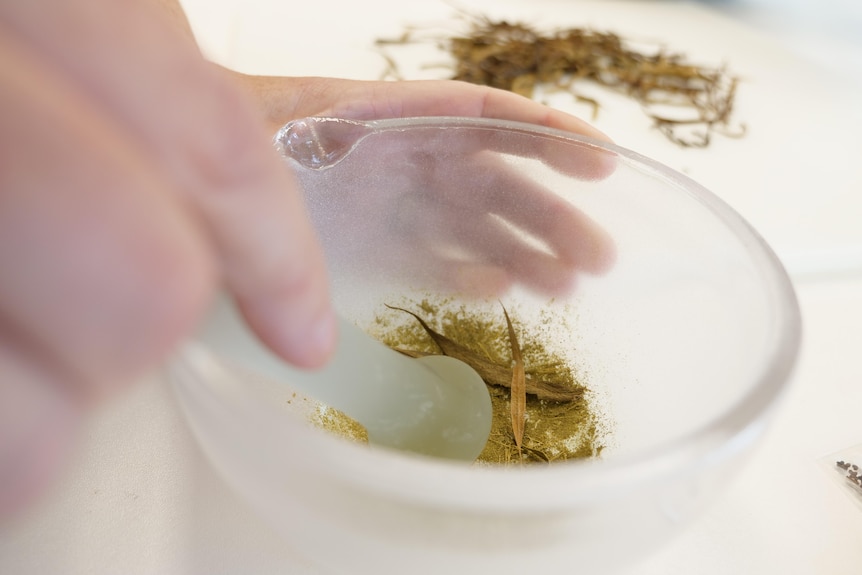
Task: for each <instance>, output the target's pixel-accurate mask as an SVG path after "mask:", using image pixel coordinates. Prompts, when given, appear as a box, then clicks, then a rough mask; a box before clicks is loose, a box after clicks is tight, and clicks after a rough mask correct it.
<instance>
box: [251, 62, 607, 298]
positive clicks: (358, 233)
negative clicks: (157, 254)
mask: <svg viewBox="0 0 862 575" xmlns="http://www.w3.org/2000/svg"><path fill="white" fill-rule="evenodd" d="M234 74H235V75H236V77H237V79H238V81H239V82H240V83H241V84H243V85H245V86H246V87H247V89H248V90H249V92H250V93H251V94H253V95H254V97H255V98H256V99H257V100H258V102H259V107H260V108H261V109H262V110H264V112H265V113H266V116H267V119H268V123H269V125H270V127H271V129H272V130H273V132H275V131H276V130H277V129H279V128H280V127H281V126H282V125H283V124H285V123H286V122H288V121H289V120H293V119H295V118H302V117H309V116H330V117H335V118H347V119H350V120H376V119H380V118H399V117H417V116H462V117H476V118H489V119H498V120H509V121H516V122H524V123H528V124H536V125H539V126H544V127H548V128H554V129H558V130H563V131H567V132H572V133H575V134H580V135H583V136H587V137H589V138H592V139H596V140H600V141H609V138H608V137H607V136H606V135H604V134H603V133H601V132H600V131H598V130H596V129H595V128H594V127H592V126H591V125H589V124H588V123H586V122H584V121H583V120H581V119H579V118H576V117H574V116H571V115H569V114H565V113H563V112H561V111H558V110H554V109H552V108H549V107H547V106H543V105H541V104H539V103H537V102H534V101H532V100H529V99H527V98H524V97H522V96H518V95H516V94H513V93H511V92H505V91H502V90H492V89H488V88H485V87H480V86H476V85H472V84H467V83H463V82H450V81H421V82H358V81H352V80H338V79H329V78H279V77H260V76H247V75H243V74H236V73H234ZM332 136H334V137H337V134H332ZM399 137H400V136H399ZM402 143H403V142H402ZM451 144H452V141H449V142H447V144H446V145H447V146H451ZM464 144H465V142H464V141H463V140H462V141H461V142H460V144H459V145H462V146H463V145H464ZM472 144H475V149H473V150H461V152H462V153H464V154H468V155H469V154H473V153H475V152H477V151H481V150H485V151H487V149H490V150H491V151H493V150H495V149H496V150H497V151H498V152H499V153H500V154H505V153H507V152H512V151H511V150H509V151H507V150H505V149H500V145H501V143H500V142H496V143H495V142H483V141H480V142H472ZM421 145H422V146H426V149H427V144H421ZM371 148H372V145H369V146H367V147H366V149H365V150H364V151H362V152H361V154H362V155H364V158H363V159H358V158H354V161H355V162H359V163H362V162H365V163H368V162H370V161H373V162H374V163H375V165H376V166H381V165H382V164H385V166H386V168H385V174H383V172H384V170H381V169H378V173H379V174H381V177H383V178H388V179H390V180H392V179H395V178H398V177H400V176H399V170H398V167H397V166H398V165H399V163H401V164H402V165H406V164H407V158H405V157H404V154H403V152H399V151H398V150H389V151H387V150H386V147H385V145H378V144H374V145H373V149H371ZM439 152H440V153H439V154H435V155H436V157H431V156H428V157H427V158H426V163H435V164H438V165H440V164H444V165H443V166H441V169H440V170H439V172H438V174H439V175H440V176H441V177H439V178H438V179H437V181H436V182H435V186H436V188H435V189H436V191H437V194H436V195H435V196H434V199H435V201H431V202H430V203H429V204H428V205H424V206H418V205H417V204H416V199H417V198H418V196H414V197H413V198H412V199H411V202H410V203H405V202H399V201H397V200H395V199H394V198H392V196H391V192H392V191H393V190H392V189H390V190H388V192H390V193H389V194H388V195H387V194H383V193H382V190H381V189H380V188H379V187H378V188H377V189H376V190H374V191H370V190H368V189H367V186H366V184H365V183H363V182H362V181H361V180H362V179H363V178H365V177H367V176H368V175H367V174H363V173H362V172H360V171H357V172H356V173H355V174H348V177H352V178H357V179H358V181H355V182H354V183H353V187H352V189H362V190H363V192H364V193H365V195H364V196H363V197H362V201H361V202H359V203H357V204H356V205H355V206H354V207H353V208H348V207H346V206H343V207H342V211H343V217H342V218H341V220H340V223H339V225H340V226H341V227H340V228H339V229H341V230H343V231H344V233H347V232H346V230H348V229H349V230H351V234H353V237H356V238H357V241H356V243H355V247H356V248H357V249H359V246H361V245H363V243H362V242H361V241H360V240H359V239H358V238H360V237H362V235H363V233H378V234H379V233H380V230H382V229H386V228H384V227H383V226H381V225H376V222H380V221H382V220H384V219H385V217H386V216H387V215H393V214H394V213H395V212H399V213H398V214H397V217H398V220H399V221H400V222H402V226H401V229H402V230H403V231H404V232H405V233H406V232H407V231H408V230H409V236H410V237H404V236H402V237H394V236H393V237H390V238H389V242H388V245H389V249H388V250H386V251H385V254H384V252H381V251H379V250H378V251H377V255H378V258H377V260H376V264H375V265H377V266H378V267H379V269H380V270H381V271H383V270H384V269H387V268H388V269H391V270H393V271H395V270H398V271H397V274H400V275H401V277H407V276H408V275H409V273H408V272H409V271H410V269H411V268H416V267H417V266H418V265H420V264H418V263H415V262H416V257H415V256H417V254H424V256H426V257H421V258H420V260H421V266H422V272H421V275H424V276H425V277H426V278H429V277H432V276H433V277H435V278H436V279H437V282H438V283H448V284H449V285H448V286H447V287H449V288H454V289H460V290H464V289H467V290H470V291H473V292H476V293H478V294H484V295H492V294H495V293H499V292H502V291H504V290H505V289H507V288H508V287H509V286H511V285H512V284H513V283H515V282H520V283H523V284H525V285H527V286H528V287H532V288H534V289H538V290H539V291H542V292H545V293H559V292H561V291H563V290H565V289H567V288H569V287H571V285H572V284H573V283H574V280H575V278H576V276H577V275H578V274H579V273H582V272H599V271H601V270H603V269H605V268H606V267H607V266H608V265H609V264H610V262H611V261H612V260H613V257H614V248H613V243H612V242H611V241H610V239H609V238H607V236H606V234H604V232H603V231H602V230H601V229H600V228H599V227H598V226H596V225H595V224H594V223H593V222H592V221H590V219H589V218H588V217H586V216H585V215H584V214H583V213H581V212H580V211H579V210H578V209H577V208H575V207H574V206H572V205H571V204H568V203H567V202H565V201H562V200H561V198H560V197H559V196H558V195H557V194H554V193H550V192H549V191H548V190H546V189H543V188H542V186H540V185H537V184H536V183H535V182H528V181H525V178H524V176H523V175H519V174H516V173H513V171H512V169H511V168H506V167H504V166H503V165H502V164H501V163H500V160H501V158H500V157H493V156H494V154H493V153H492V154H489V153H481V154H479V155H478V156H476V157H473V160H474V162H472V163H471V164H469V165H468V164H467V163H465V162H460V161H459V162H452V161H451V159H450V160H446V159H444V158H445V157H447V156H448V154H450V153H452V152H453V150H445V149H441V150H439ZM514 153H515V154H517V153H518V152H517V151H515V152H514ZM375 154H377V155H378V158H374V157H373V156H374V155H375ZM564 154H565V157H563V158H554V153H553V151H552V152H551V153H549V154H543V159H544V160H546V161H548V162H549V163H550V164H551V165H552V167H554V168H555V169H557V170H562V171H564V172H565V171H569V172H571V171H573V170H574V171H578V170H580V173H575V174H572V175H575V176H578V177H581V178H585V179H594V178H600V177H602V176H603V175H606V174H607V171H608V170H609V169H612V166H611V164H612V161H609V160H610V158H608V157H607V156H605V157H599V156H600V154H598V153H593V154H589V153H586V152H585V151H583V150H581V151H580V152H571V151H570V150H566V151H565V152H564ZM358 155H360V154H357V156H358ZM399 155H400V157H399ZM576 156H577V157H576ZM383 157H385V158H386V159H385V160H384V159H381V158H383ZM471 157H472V156H471ZM480 166H481V169H480ZM459 167H460V168H461V169H466V170H467V172H468V173H462V174H455V173H453V169H458V168H459ZM426 168H428V166H426ZM408 169H409V168H408ZM402 171H403V170H402ZM338 173H339V174H344V173H345V170H344V169H342V170H340V171H338ZM489 174H493V175H494V182H493V185H492V183H491V182H489V181H487V176H488V175H489ZM401 175H402V176H403V175H404V174H403V173H402V174H401ZM477 178H485V180H486V181H485V182H484V183H483V184H482V185H480V186H479V188H480V189H477V188H476V186H473V190H472V193H471V194H467V195H465V194H459V193H458V192H459V191H461V190H462V189H463V187H464V184H465V182H468V181H470V180H473V181H475V180H476V179H477ZM453 183H460V184H461V185H452V184H453ZM332 185H334V186H336V187H337V188H339V189H340V190H343V191H344V195H345V197H349V195H350V193H349V190H350V189H351V185H349V184H348V183H347V182H346V181H343V180H342V181H341V182H338V183H334V184H332ZM480 191H481V192H482V193H477V192H480ZM430 196H431V193H430V192H429V193H428V194H425V196H424V197H425V198H426V200H428V199H429V198H430ZM436 200H442V201H436ZM491 204H494V205H493V206H492V205H491ZM351 205H352V204H351ZM410 206H412V207H413V208H415V210H413V211H410ZM351 210H352V211H351ZM490 213H496V214H497V215H498V216H501V217H502V218H503V219H504V220H507V221H508V222H509V223H512V224H515V225H516V226H519V227H521V228H526V229H527V230H529V231H530V232H531V233H533V234H534V235H535V236H536V239H539V240H540V241H544V242H545V243H546V244H547V245H548V246H549V248H550V251H551V253H550V254H548V253H546V252H542V251H540V250H536V249H534V248H531V247H529V246H528V245H527V244H526V243H525V242H524V241H522V239H523V238H521V239H519V238H517V237H516V235H513V234H512V233H511V228H506V227H505V226H502V225H500V223H499V222H497V224H496V225H495V224H493V223H489V224H488V225H487V226H479V227H477V226H476V225H473V228H474V229H481V230H482V231H483V233H482V234H472V237H471V238H468V237H465V236H464V233H463V232H460V233H461V240H460V246H461V247H466V246H467V244H468V243H469V244H471V246H470V247H469V250H470V251H471V252H472V255H471V258H470V261H468V262H464V261H455V260H453V259H452V258H447V257H441V256H440V254H439V250H438V251H437V253H432V251H431V250H423V249H422V248H421V247H417V242H424V244H425V245H426V246H427V245H428V242H429V241H431V240H429V238H428V237H427V236H428V230H430V229H433V228H435V227H436V229H437V230H438V234H439V233H440V232H439V230H440V229H442V228H443V227H445V228H448V229H449V230H451V231H453V232H455V231H456V230H459V229H460V230H464V229H466V228H465V226H463V225H461V224H462V223H464V222H465V221H466V220H469V219H470V218H474V224H476V223H481V222H483V221H484V218H487V217H488V216H489V214H490ZM475 218H479V219H475ZM327 221H328V222H330V223H331V222H332V221H334V220H333V217H332V216H329V217H328V218H327ZM435 222H436V223H435ZM539 226H541V229H538V227H539ZM369 230H371V232H370V231H369ZM389 230H390V231H392V228H389ZM423 234H424V235H425V238H424V239H421V238H422V236H423ZM369 239H370V240H372V241H376V242H377V245H378V246H382V245H383V243H382V239H381V238H376V240H375V238H369ZM401 240H403V241H401ZM437 243H438V244H439V239H438V240H437ZM479 244H482V247H479ZM398 248H401V249H398ZM330 251H332V250H330ZM341 253H342V255H344V256H345V259H344V262H345V263H348V262H350V261H355V258H354V257H347V256H346V254H345V253H343V252H341ZM411 255H412V260H411ZM369 256H370V254H369V255H366V256H364V257H363V258H362V259H363V260H364V259H365V258H367V257H369ZM409 261H413V262H414V264H413V265H412V266H411V265H408V262H409ZM396 262H397V263H396ZM416 271H417V272H418V270H416ZM423 281H424V280H423Z"/></svg>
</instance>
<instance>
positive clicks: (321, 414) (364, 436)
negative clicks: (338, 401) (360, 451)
mask: <svg viewBox="0 0 862 575" xmlns="http://www.w3.org/2000/svg"><path fill="white" fill-rule="evenodd" d="M306 401H307V400H306ZM313 403H316V402H313ZM308 421H309V423H311V424H312V425H314V426H315V427H318V428H320V429H323V430H326V431H328V432H330V433H332V434H334V435H337V436H338V437H341V438H342V439H347V440H350V441H355V442H357V443H368V430H366V429H365V427H364V426H363V425H362V424H361V423H359V422H358V421H356V420H355V419H353V418H351V417H350V416H348V415H347V414H345V413H344V412H343V411H340V410H338V409H335V408H333V407H329V406H328V405H323V404H318V405H316V407H315V409H314V410H313V411H312V412H311V413H310V414H309V415H308Z"/></svg>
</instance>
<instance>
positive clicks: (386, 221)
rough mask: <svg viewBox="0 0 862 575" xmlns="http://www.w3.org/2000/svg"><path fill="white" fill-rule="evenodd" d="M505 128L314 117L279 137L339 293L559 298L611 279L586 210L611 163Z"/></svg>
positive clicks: (561, 138)
mask: <svg viewBox="0 0 862 575" xmlns="http://www.w3.org/2000/svg"><path fill="white" fill-rule="evenodd" d="M499 125H502V124H501V123H499V122H496V123H488V122H484V121H481V120H471V119H460V118H459V119H442V120H440V119H432V120H425V119H422V118H411V119H409V120H406V121H404V120H400V119H394V120H377V121H369V122H356V121H351V120H344V119H340V118H319V117H311V118H305V119H301V120H297V121H293V122H290V123H289V124H287V125H286V126H285V127H284V128H283V129H282V130H280V131H279V132H278V134H277V136H276V144H277V146H278V147H279V149H280V150H281V151H282V153H283V154H284V155H285V157H286V158H287V159H288V161H289V163H290V165H291V166H292V167H293V169H294V170H295V172H296V173H297V176H298V178H299V180H300V185H301V187H302V188H303V189H304V192H305V195H306V203H307V206H308V208H309V210H310V214H311V217H312V220H313V221H314V222H315V227H316V229H317V231H318V234H319V235H320V237H321V239H322V241H323V245H324V247H325V250H326V256H327V260H328V263H329V264H330V265H331V266H332V268H333V269H336V270H338V273H337V274H336V278H335V279H336V280H338V284H339V285H341V284H344V285H346V286H349V287H348V288H347V289H348V290H349V291H356V290H358V289H359V287H358V286H359V285H360V284H362V283H364V282H365V281H368V280H371V281H373V282H375V283H378V282H382V283H384V284H386V287H387V289H389V290H396V291H397V290H398V287H397V286H405V287H406V286H410V288H412V289H417V288H420V287H421V288H422V289H432V290H435V291H436V290H443V291H445V292H458V293H460V294H462V295H464V294H470V295H474V296H483V297H488V296H496V297H499V296H501V295H502V294H503V293H504V292H505V291H507V290H508V289H510V288H511V287H513V286H515V285H521V286H523V287H526V288H528V289H530V290H532V291H537V292H539V293H540V294H542V295H554V296H557V295H564V294H566V293H568V292H569V291H570V290H571V289H572V288H573V287H574V285H575V283H576V280H577V278H578V277H579V276H580V275H581V274H583V273H592V274H595V273H601V272H603V271H604V270H606V269H607V268H608V267H609V266H610V264H611V263H612V261H613V259H614V255H615V250H614V242H613V241H612V240H611V239H610V237H609V236H608V235H607V234H606V233H605V232H604V230H603V229H602V228H601V227H599V226H598V225H597V224H596V223H595V222H593V221H592V220H591V219H590V218H589V217H588V216H587V215H586V214H585V213H583V212H582V211H581V210H580V209H578V207H577V206H576V204H578V203H579V199H578V198H579V197H581V196H583V195H584V194H585V193H586V194H587V195H588V194H589V192H588V191H587V190H588V188H589V186H590V184H589V183H588V182H590V181H594V180H597V179H602V178H604V177H605V176H607V175H608V174H609V173H610V172H611V171H613V169H614V167H615V165H616V159H615V155H614V154H613V153H612V152H610V151H607V150H605V149H603V148H600V147H596V146H593V145H589V144H584V143H580V142H579V141H576V140H574V139H573V138H572V137H571V136H566V135H565V133H562V132H553V133H545V132H541V131H539V130H533V129H532V128H523V126H524V125H523V124H521V123H518V124H511V125H510V126H511V127H510V128H509V129H502V128H498V126H499ZM336 288H337V289H336V293H338V292H339V291H340V290H339V289H338V286H336Z"/></svg>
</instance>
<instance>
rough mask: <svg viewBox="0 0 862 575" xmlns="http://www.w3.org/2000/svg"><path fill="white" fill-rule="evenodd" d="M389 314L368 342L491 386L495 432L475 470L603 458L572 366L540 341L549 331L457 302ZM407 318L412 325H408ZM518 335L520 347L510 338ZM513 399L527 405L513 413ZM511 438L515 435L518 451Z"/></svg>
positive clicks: (597, 427)
mask: <svg viewBox="0 0 862 575" xmlns="http://www.w3.org/2000/svg"><path fill="white" fill-rule="evenodd" d="M386 307H387V312H386V313H384V314H381V315H379V316H378V317H377V318H376V319H377V321H376V325H375V326H374V327H373V328H371V333H372V335H374V336H375V337H377V338H378V339H380V340H381V341H383V342H384V343H385V344H387V345H389V346H390V347H392V348H393V349H397V350H398V351H401V352H402V353H406V354H407V355H411V356H413V357H418V356H421V355H427V354H434V353H441V352H442V353H444V354H446V355H452V356H453V357H457V358H458V359H461V360H462V361H465V362H466V363H468V364H470V365H471V366H472V367H473V368H474V369H476V370H477V371H478V372H479V374H480V375H481V376H482V377H483V379H485V382H486V383H487V384H488V391H489V393H490V395H491V404H492V409H493V417H492V427H491V434H490V437H489V439H488V444H487V445H486V447H485V450H484V451H483V452H482V454H481V455H480V456H479V458H478V460H477V461H478V462H479V463H486V464H509V463H520V462H525V461H537V462H552V461H560V460H566V459H578V458H588V457H595V456H597V455H599V454H600V453H601V451H602V449H603V446H604V444H603V431H602V430H603V429H604V425H603V422H602V421H601V420H600V418H599V417H598V416H597V414H596V413H594V411H593V410H592V409H591V406H590V403H589V401H588V390H587V388H586V387H585V386H584V385H582V384H581V383H579V382H578V381H577V380H576V378H575V376H574V371H573V368H572V366H571V365H570V364H569V362H568V361H565V360H564V359H562V358H561V357H559V356H558V355H557V354H556V353H554V352H552V351H551V348H552V346H549V345H547V343H549V342H546V341H543V340H542V338H541V337H540V336H541V333H546V331H547V330H544V331H543V330H538V331H537V330H534V329H530V328H529V326H524V325H521V324H519V323H518V322H517V319H516V318H515V317H514V316H511V318H510V319H509V320H508V321H506V320H505V317H506V316H508V315H509V313H508V312H507V311H505V308H504V313H503V314H500V313H499V308H496V311H494V308H491V309H487V308H481V309H480V308H479V307H477V306H475V305H469V306H467V305H462V304H459V303H458V302H457V301H454V300H440V301H430V300H423V301H421V302H407V303H405V304H404V305H402V306H386ZM408 308H412V309H416V310H420V312H418V313H417V312H413V311H410V309H408ZM420 313H421V315H420ZM405 317H408V318H410V320H413V321H409V320H407V321H405V320H404V318H405ZM509 324H511V325H512V331H511V333H510V331H509ZM432 325H433V327H432ZM543 327H546V326H543ZM516 328H517V329H518V331H520V332H521V338H520V339H518V338H515V337H514V333H515V330H516ZM539 332H541V333H539ZM513 342H515V344H516V345H517V348H518V350H517V352H516V351H515V349H514V348H513V345H512V344H513ZM518 352H519V354H520V357H521V365H522V366H523V370H524V371H523V379H522V381H523V386H522V387H521V383H520V382H514V381H513V380H514V379H515V378H514V377H513V375H514V374H513V371H514V370H513V365H516V364H517V363H518V361H517V360H515V361H513V359H514V356H515V355H516V354H518ZM489 374H490V377H489ZM513 383H515V386H516V387H521V389H522V391H518V390H517V389H516V390H515V394H514V396H513V390H512V388H513ZM549 389H550V390H552V391H551V392H549V391H548V390H549ZM515 397H520V398H523V399H524V403H523V408H521V407H518V405H517V404H516V403H517V399H516V400H515V402H513V398H515ZM551 398H553V399H551ZM522 409H523V411H522ZM519 413H523V417H522V418H521V417H517V418H515V420H513V414H519ZM513 421H523V430H522V431H520V432H519V431H517V430H516V429H515V427H517V426H518V424H517V423H514V425H513ZM516 435H520V447H519V445H518V443H519V440H518V438H517V437H516Z"/></svg>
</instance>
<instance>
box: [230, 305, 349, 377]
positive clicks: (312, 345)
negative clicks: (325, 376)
mask: <svg viewBox="0 0 862 575" xmlns="http://www.w3.org/2000/svg"><path fill="white" fill-rule="evenodd" d="M239 305H240V310H241V311H242V314H243V317H244V318H245V320H246V322H247V323H248V324H249V326H250V327H251V328H252V329H253V330H254V331H255V333H256V334H257V336H258V337H259V338H260V339H261V341H263V343H265V344H266V345H267V346H268V347H269V348H270V349H272V350H273V351H274V352H275V353H276V354H278V355H279V356H281V357H282V358H283V359H285V360H286V361H287V362H289V363H291V364H292V365H295V366H296V367H299V368H303V369H316V368H319V367H322V366H323V365H324V364H325V363H326V362H327V360H328V359H329V358H330V356H331V355H332V353H333V352H334V350H335V344H336V340H337V336H338V327H337V319H336V316H335V312H334V311H333V310H332V307H331V305H330V304H329V302H328V299H326V298H323V297H319V296H317V297H310V298H278V299H256V300H254V301H241V302H240V304H239Z"/></svg>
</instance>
